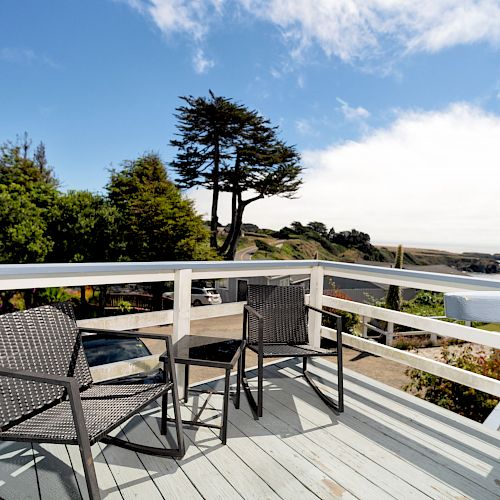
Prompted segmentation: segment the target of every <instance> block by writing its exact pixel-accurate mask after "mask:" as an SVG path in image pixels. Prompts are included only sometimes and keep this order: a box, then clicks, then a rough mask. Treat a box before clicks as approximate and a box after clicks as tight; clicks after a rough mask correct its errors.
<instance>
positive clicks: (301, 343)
mask: <svg viewBox="0 0 500 500" xmlns="http://www.w3.org/2000/svg"><path fill="white" fill-rule="evenodd" d="M247 302H248V303H247V305H246V306H245V308H244V314H243V338H244V339H245V340H246V346H247V348H248V349H250V350H252V351H254V352H255V353H257V356H258V366H257V402H255V399H254V397H253V396H252V392H251V390H250V387H249V385H248V380H247V376H246V372H245V366H244V359H245V357H244V356H243V388H244V390H245V394H246V395H247V398H248V402H249V404H250V407H251V409H252V412H253V415H254V417H255V418H256V419H257V418H259V417H261V416H262V412H263V378H264V359H265V358H270V357H301V358H302V359H303V374H304V377H305V379H306V381H307V382H308V383H309V385H311V387H312V388H313V389H314V390H315V391H316V393H317V394H318V395H319V396H320V398H321V399H322V400H323V401H324V402H325V403H326V404H327V405H328V406H329V407H331V408H333V409H335V410H337V411H339V412H342V411H344V389H343V368H342V318H341V317H340V316H338V315H336V314H333V313H331V312H328V311H322V310H319V309H316V308H314V307H311V306H308V305H306V304H305V292H304V289H303V288H302V287H300V286H275V285H248V301H247ZM309 310H312V311H315V312H317V313H321V314H327V315H329V316H332V317H334V318H335V319H336V323H337V346H336V349H335V350H329V349H322V348H320V347H312V346H311V345H310V343H309V336H308V331H307V318H308V311H309ZM313 356H337V368H338V369H337V374H338V379H337V380H338V402H337V403H335V402H334V401H332V400H331V399H330V398H329V397H327V396H326V395H325V394H323V392H322V391H321V390H320V389H319V387H318V386H317V385H316V384H315V383H314V381H313V380H312V379H311V376H310V375H309V372H308V371H307V359H308V358H310V357H313Z"/></svg>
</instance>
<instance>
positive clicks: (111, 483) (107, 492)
mask: <svg viewBox="0 0 500 500" xmlns="http://www.w3.org/2000/svg"><path fill="white" fill-rule="evenodd" d="M66 449H67V450H68V454H69V457H70V459H71V464H72V465H73V469H74V470H75V475H76V480H77V481H78V485H79V486H80V493H81V494H82V498H83V499H84V500H88V498H89V495H88V492H87V484H86V482H85V476H84V474H83V465H82V459H81V456H80V450H79V449H78V446H76V445H68V446H66ZM91 450H92V457H93V458H94V467H95V472H96V475H97V483H98V485H99V491H100V493H101V497H102V498H103V499H106V500H121V499H122V498H123V497H122V496H121V494H120V490H119V489H118V485H117V484H116V481H115V478H114V477H113V474H111V471H110V469H109V467H108V464H107V463H106V460H105V459H104V456H103V454H102V452H101V447H100V445H99V443H97V444H95V445H94V446H92V448H91Z"/></svg>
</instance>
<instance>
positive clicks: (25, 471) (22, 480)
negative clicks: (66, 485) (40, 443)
mask: <svg viewBox="0 0 500 500" xmlns="http://www.w3.org/2000/svg"><path fill="white" fill-rule="evenodd" d="M35 457H36V459H37V460H43V457H40V456H38V457H37V456H36V454H35ZM0 498H6V499H11V498H12V499H14V498H25V499H26V500H39V498H40V495H39V492H38V482H37V476H36V470H35V462H34V455H33V450H32V448H31V443H13V442H10V441H0Z"/></svg>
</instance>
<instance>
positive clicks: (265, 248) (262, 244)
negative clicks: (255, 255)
mask: <svg viewBox="0 0 500 500" xmlns="http://www.w3.org/2000/svg"><path fill="white" fill-rule="evenodd" d="M255 246H256V247H257V248H258V249H259V250H261V251H262V252H271V253H272V252H274V251H275V250H276V247H273V246H272V245H270V244H269V243H267V242H266V241H264V240H255Z"/></svg>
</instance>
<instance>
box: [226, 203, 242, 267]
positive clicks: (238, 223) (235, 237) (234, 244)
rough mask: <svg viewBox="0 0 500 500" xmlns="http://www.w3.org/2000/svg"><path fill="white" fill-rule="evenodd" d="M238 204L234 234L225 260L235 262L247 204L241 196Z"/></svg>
mask: <svg viewBox="0 0 500 500" xmlns="http://www.w3.org/2000/svg"><path fill="white" fill-rule="evenodd" d="M238 198H240V200H239V203H238V208H237V210H236V217H235V221H234V227H233V233H232V235H231V241H230V243H229V248H228V250H227V252H226V254H225V255H224V260H234V257H235V255H236V247H237V245H238V240H239V239H240V232H241V224H242V223H243V212H244V210H245V207H246V204H245V203H244V202H242V201H241V196H238Z"/></svg>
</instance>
